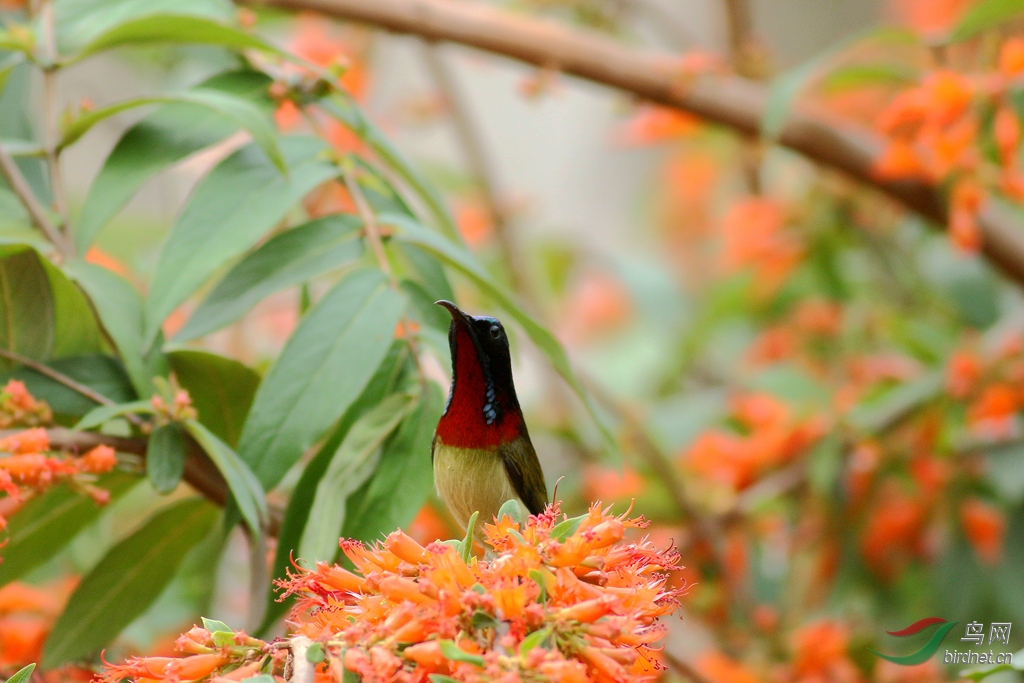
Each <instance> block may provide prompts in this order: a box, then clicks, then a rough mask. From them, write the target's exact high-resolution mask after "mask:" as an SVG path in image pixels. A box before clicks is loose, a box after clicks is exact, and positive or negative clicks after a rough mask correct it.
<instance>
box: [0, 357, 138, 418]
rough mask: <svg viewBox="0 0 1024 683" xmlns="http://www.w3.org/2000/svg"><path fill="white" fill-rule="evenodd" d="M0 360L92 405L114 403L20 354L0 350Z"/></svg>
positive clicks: (110, 404)
mask: <svg viewBox="0 0 1024 683" xmlns="http://www.w3.org/2000/svg"><path fill="white" fill-rule="evenodd" d="M0 358H6V359H7V360H9V361H12V362H14V363H18V364H19V365H24V366H25V367H27V368H32V369H33V370H35V371H36V372H38V373H39V374H40V375H46V376H47V377H49V378H50V379H52V380H53V381H54V382H58V383H60V384H63V385H64V386H66V387H67V388H68V389H71V390H72V391H74V392H76V393H79V394H81V395H82V396H85V397H86V398H87V399H89V400H90V401H93V402H94V403H99V404H100V405H104V406H112V405H114V401H112V400H110V399H109V398H107V397H106V396H104V395H103V394H100V393H98V392H96V391H94V390H92V389H90V388H89V387H87V386H85V385H84V384H80V383H79V382H76V381H75V380H73V379H71V378H70V377H68V376H67V375H65V374H63V373H60V372H57V371H56V370H54V369H53V368H51V367H49V366H48V365H44V364H43V363H40V362H39V361H35V360H32V359H31V358H27V357H25V356H22V355H21V354H20V353H15V352H14V351H8V350H7V349H2V348H0ZM126 417H135V416H134V415H130V416H126Z"/></svg>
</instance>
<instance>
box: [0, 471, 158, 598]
mask: <svg viewBox="0 0 1024 683" xmlns="http://www.w3.org/2000/svg"><path fill="white" fill-rule="evenodd" d="M139 481H140V479H139V478H138V477H136V476H133V475H131V474H128V473H126V472H117V471H115V472H112V473H110V474H108V475H105V476H103V477H100V479H99V480H98V481H97V482H96V486H98V487H99V488H102V489H104V490H106V491H109V492H110V498H111V500H116V499H117V498H119V497H121V496H122V495H123V494H125V493H127V492H128V490H130V489H131V488H132V487H133V486H135V485H136V484H137V483H139ZM104 509H105V508H103V507H101V506H99V505H97V504H96V503H95V502H94V501H93V500H92V498H90V497H89V496H87V495H84V494H82V492H81V491H76V490H74V489H72V488H70V487H68V486H54V487H53V488H51V489H50V490H49V491H46V492H44V493H43V494H41V495H38V496H35V497H33V498H30V499H29V501H28V502H27V503H25V506H24V507H23V508H21V509H20V510H18V514H16V515H12V516H11V518H10V519H9V520H8V522H7V532H6V534H5V535H4V538H5V540H6V541H7V544H6V545H5V546H4V549H3V554H4V561H3V562H0V586H4V585H6V584H8V583H10V582H11V581H14V580H16V579H20V578H21V577H23V576H25V575H26V574H28V573H29V572H31V571H32V570H33V569H35V568H36V567H38V566H40V565H42V564H44V563H45V562H46V561H47V560H49V559H50V558H52V557H54V556H55V555H56V554H57V553H58V552H60V550H61V549H62V548H64V547H65V546H67V544H68V543H70V542H71V541H72V540H73V539H74V538H75V536H77V535H78V532H80V531H81V530H82V529H84V528H85V527H86V526H88V525H89V524H90V523H91V522H92V521H93V520H95V519H96V518H97V517H99V516H100V515H101V514H103V511H104Z"/></svg>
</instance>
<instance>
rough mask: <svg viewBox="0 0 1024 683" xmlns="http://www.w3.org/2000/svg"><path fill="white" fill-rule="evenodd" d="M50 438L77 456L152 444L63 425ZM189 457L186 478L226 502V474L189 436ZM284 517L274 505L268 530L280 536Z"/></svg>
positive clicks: (136, 451) (140, 451) (137, 451)
mask: <svg viewBox="0 0 1024 683" xmlns="http://www.w3.org/2000/svg"><path fill="white" fill-rule="evenodd" d="M23 431H25V430H23V429H0V439H4V438H7V437H8V436H12V435H14V434H20V433H21V432H23ZM46 435H47V436H48V437H49V439H50V446H51V447H52V448H53V449H54V450H58V451H68V452H70V453H72V454H74V455H81V454H84V453H85V452H86V451H88V450H89V449H91V448H95V447H96V446H110V447H111V448H113V449H114V450H115V451H120V452H121V453H131V454H133V455H138V456H142V457H145V455H146V449H147V448H148V446H149V439H147V438H145V437H124V436H111V435H109V434H98V433H96V432H81V431H75V430H73V429H65V428H63V427H53V428H50V429H47V430H46ZM185 448H186V457H185V471H184V474H183V478H184V480H185V481H186V482H187V483H188V484H189V485H190V486H192V488H194V489H195V490H196V491H198V492H199V493H200V494H202V495H203V496H205V497H206V498H208V499H209V500H210V501H211V502H213V503H216V504H217V505H224V504H225V503H226V502H227V500H228V496H229V491H228V485H227V482H226V481H225V480H224V476H223V475H222V474H221V473H220V470H218V469H217V466H216V465H214V464H213V461H212V460H210V458H209V456H208V455H206V452H205V451H204V450H203V449H202V448H201V447H200V446H199V444H198V443H196V442H195V440H194V439H192V438H191V437H188V438H187V439H186V441H185ZM283 517H284V510H282V509H281V508H280V507H278V506H274V505H271V506H270V519H269V520H268V523H267V533H269V534H270V535H272V536H276V535H277V532H278V530H279V529H280V527H281V520H282V518H283Z"/></svg>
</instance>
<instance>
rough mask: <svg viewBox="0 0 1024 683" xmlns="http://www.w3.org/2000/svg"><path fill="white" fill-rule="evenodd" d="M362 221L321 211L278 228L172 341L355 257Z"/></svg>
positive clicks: (224, 321) (212, 327)
mask: <svg viewBox="0 0 1024 683" xmlns="http://www.w3.org/2000/svg"><path fill="white" fill-rule="evenodd" d="M361 228H362V221H361V220H360V219H359V218H357V217H356V216H352V215H334V216H325V217H324V218H319V219H317V220H313V221H310V222H309V223H305V224H303V225H300V226H298V227H295V228H292V229H291V230H287V231H285V232H282V233H281V234H279V235H275V236H274V237H272V238H270V239H269V240H267V241H266V242H265V243H264V244H262V245H261V246H260V247H259V248H258V249H256V250H255V251H254V252H252V253H251V254H249V255H248V256H246V257H245V258H243V259H242V260H241V261H239V262H238V263H237V264H236V265H235V266H234V267H233V268H232V269H231V270H230V271H228V274H227V275H225V276H224V279H222V280H221V281H220V282H219V283H217V286H216V287H214V289H213V291H212V292H210V294H209V295H208V296H207V297H206V298H205V299H204V300H203V302H202V303H201V304H200V305H199V307H198V308H197V309H196V311H195V313H193V314H192V317H191V318H189V320H188V322H187V323H186V324H185V327H184V328H183V329H182V330H181V331H180V332H179V333H178V334H177V335H176V336H175V341H188V340H190V339H195V338H197V337H201V336H203V335H205V334H209V333H210V332H214V331H216V330H219V329H220V328H222V327H224V326H225V325H228V324H230V323H232V322H234V321H235V320H237V319H238V318H240V317H242V315H244V314H245V313H246V312H247V311H249V310H250V309H251V308H252V307H253V306H255V305H256V304H257V303H258V302H259V301H261V300H262V299H264V298H265V297H267V296H269V295H271V294H273V293H274V292H278V291H280V290H282V289H285V288H287V287H290V286H293V285H297V284H300V283H303V282H306V281H308V280H310V279H311V278H314V277H316V276H318V275H322V274H323V273H326V272H329V271H331V270H334V269H336V268H339V267H341V266H343V265H345V264H348V263H351V262H353V261H355V260H356V259H358V258H359V256H360V255H361V254H362V253H363V242H362V240H361V239H360V237H361V235H360V232H359V231H360V229H361Z"/></svg>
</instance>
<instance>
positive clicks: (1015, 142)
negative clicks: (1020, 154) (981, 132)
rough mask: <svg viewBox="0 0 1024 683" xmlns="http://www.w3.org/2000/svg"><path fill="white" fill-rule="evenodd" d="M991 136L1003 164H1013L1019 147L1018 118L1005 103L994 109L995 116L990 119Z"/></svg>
mask: <svg viewBox="0 0 1024 683" xmlns="http://www.w3.org/2000/svg"><path fill="white" fill-rule="evenodd" d="M992 137H993V138H994V139H995V142H996V148H997V149H998V150H999V158H1000V160H1002V162H1003V165H1004V166H1011V165H1013V164H1015V163H1016V160H1017V151H1018V149H1019V148H1020V119H1019V118H1017V113H1016V112H1015V111H1014V110H1013V109H1012V108H1011V107H1010V106H1009V105H1007V104H1003V105H1001V106H1000V107H999V108H998V109H996V114H995V117H994V118H993V119H992Z"/></svg>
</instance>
